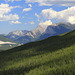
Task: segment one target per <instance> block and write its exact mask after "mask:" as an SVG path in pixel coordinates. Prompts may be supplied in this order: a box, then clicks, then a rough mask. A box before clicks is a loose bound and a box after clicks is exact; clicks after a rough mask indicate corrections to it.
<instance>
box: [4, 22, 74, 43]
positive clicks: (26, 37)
mask: <svg viewBox="0 0 75 75" xmlns="http://www.w3.org/2000/svg"><path fill="white" fill-rule="evenodd" d="M74 29H75V25H72V24H70V23H63V22H61V23H54V24H52V25H39V26H38V27H37V28H35V29H33V30H32V31H26V30H23V31H21V30H20V31H14V32H11V33H9V34H7V35H5V36H6V37H7V38H10V39H11V40H13V41H17V42H19V43H23V44H25V43H28V42H32V41H36V40H41V39H45V38H48V37H50V36H55V35H59V34H62V33H66V32H69V31H70V30H74Z"/></svg>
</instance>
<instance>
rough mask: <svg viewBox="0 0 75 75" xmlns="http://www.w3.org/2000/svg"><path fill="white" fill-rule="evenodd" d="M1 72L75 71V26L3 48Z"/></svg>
mask: <svg viewBox="0 0 75 75" xmlns="http://www.w3.org/2000/svg"><path fill="white" fill-rule="evenodd" d="M0 75H75V30H74V31H71V32H69V33H66V34H63V35H59V36H53V37H50V38H47V39H45V40H41V41H37V42H32V43H28V44H25V45H22V46H20V47H16V48H13V49H11V50H8V51H4V52H1V53H0Z"/></svg>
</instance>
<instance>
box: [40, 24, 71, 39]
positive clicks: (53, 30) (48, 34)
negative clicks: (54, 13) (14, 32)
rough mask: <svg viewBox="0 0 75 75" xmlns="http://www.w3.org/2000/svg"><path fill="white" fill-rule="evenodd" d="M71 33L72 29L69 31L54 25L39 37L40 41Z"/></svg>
mask: <svg viewBox="0 0 75 75" xmlns="http://www.w3.org/2000/svg"><path fill="white" fill-rule="evenodd" d="M69 31H71V29H68V28H66V27H64V26H62V25H60V24H58V23H54V24H53V25H50V26H48V27H47V29H46V31H45V32H44V33H43V34H42V35H41V36H40V37H39V40H42V39H45V38H48V37H51V36H56V35H60V34H63V33H66V32H69Z"/></svg>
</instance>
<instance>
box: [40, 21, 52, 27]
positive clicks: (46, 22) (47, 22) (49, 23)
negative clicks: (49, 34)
mask: <svg viewBox="0 0 75 75" xmlns="http://www.w3.org/2000/svg"><path fill="white" fill-rule="evenodd" d="M39 25H41V26H49V25H52V22H51V20H48V21H45V22H40V23H39Z"/></svg>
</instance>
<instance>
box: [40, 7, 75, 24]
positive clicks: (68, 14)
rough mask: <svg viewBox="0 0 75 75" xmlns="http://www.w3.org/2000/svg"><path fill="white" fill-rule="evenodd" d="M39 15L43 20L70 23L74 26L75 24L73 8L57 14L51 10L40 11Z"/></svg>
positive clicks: (74, 8) (74, 9) (74, 10)
mask: <svg viewBox="0 0 75 75" xmlns="http://www.w3.org/2000/svg"><path fill="white" fill-rule="evenodd" d="M41 15H42V16H43V17H44V18H45V19H56V20H58V21H63V22H70V23H72V24H74V23H75V6H73V7H70V8H68V9H65V10H62V11H59V12H56V11H55V10H53V9H52V8H50V9H44V10H42V12H41Z"/></svg>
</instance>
